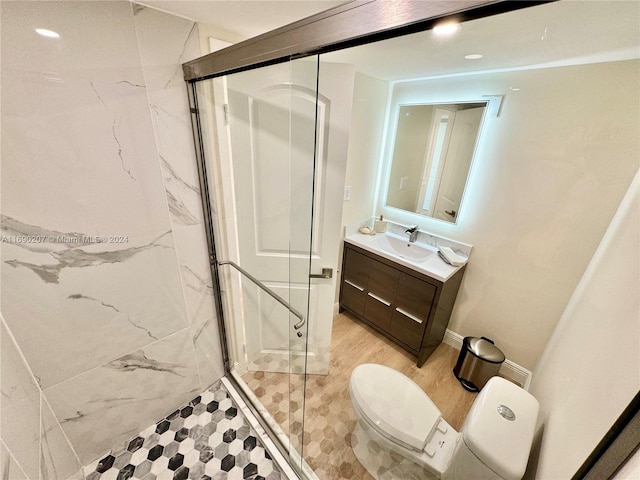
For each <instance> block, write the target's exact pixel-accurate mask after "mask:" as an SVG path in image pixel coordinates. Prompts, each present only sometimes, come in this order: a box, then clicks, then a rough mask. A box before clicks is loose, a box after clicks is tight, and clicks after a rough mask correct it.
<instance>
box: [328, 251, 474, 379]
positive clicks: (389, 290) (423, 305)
mask: <svg viewBox="0 0 640 480" xmlns="http://www.w3.org/2000/svg"><path fill="white" fill-rule="evenodd" d="M464 269H465V267H462V268H461V269H460V270H458V271H457V272H456V273H455V274H454V275H453V276H452V277H451V278H450V279H448V280H447V281H446V282H441V281H439V280H435V279H433V278H431V277H429V276H427V275H423V274H421V273H419V272H415V271H413V270H411V269H409V268H407V267H405V266H403V265H399V264H397V263H395V262H392V261H391V260H388V259H386V258H384V257H380V256H378V255H376V254H374V253H372V252H369V251H367V250H364V249H362V248H360V247H357V246H355V245H352V244H350V243H347V242H345V243H344V256H343V260H342V281H341V286H340V310H341V311H343V310H347V311H349V312H351V313H352V314H354V315H355V316H356V317H358V318H359V319H360V320H362V321H364V322H365V323H367V324H368V325H370V326H372V327H373V328H374V329H375V330H377V331H378V332H381V333H382V334H384V335H385V336H387V337H388V338H390V339H391V340H393V341H394V342H396V343H397V344H398V345H400V346H402V347H403V348H405V349H406V350H407V351H409V352H411V353H412V354H414V355H416V356H417V358H418V360H417V364H418V367H421V366H422V365H423V364H424V362H425V361H426V360H427V358H429V356H430V355H431V354H432V353H433V351H434V350H435V349H436V347H437V346H438V345H439V344H440V342H442V338H443V337H444V333H445V330H446V329H447V325H448V324H449V317H450V316H451V311H452V309H453V303H454V302H455V299H456V296H457V294H458V289H459V288H460V282H461V281H462V276H463V275H464Z"/></svg>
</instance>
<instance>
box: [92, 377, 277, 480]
mask: <svg viewBox="0 0 640 480" xmlns="http://www.w3.org/2000/svg"><path fill="white" fill-rule="evenodd" d="M85 473H86V474H87V475H86V479H87V480H127V479H132V480H165V479H166V480H187V479H191V480H223V479H227V480H236V479H252V480H280V479H283V478H285V476H284V475H283V474H282V472H281V470H280V468H279V467H278V466H277V465H276V463H275V462H274V461H273V460H272V459H271V457H270V456H269V453H268V452H267V451H266V450H265V449H264V446H263V445H262V443H261V442H260V440H259V439H258V437H257V435H256V433H255V431H254V430H253V429H252V428H251V427H250V426H249V425H248V424H247V422H246V420H245V419H244V417H243V416H242V412H240V411H239V409H238V406H237V405H236V404H235V403H234V402H233V400H232V399H231V397H230V395H229V393H228V392H227V391H226V390H225V388H224V386H223V385H222V382H217V383H216V384H215V385H214V386H213V387H211V389H210V390H207V391H206V392H204V393H203V394H202V395H200V396H199V397H196V398H194V399H193V400H192V401H191V402H189V405H186V406H184V407H183V408H181V409H180V410H176V411H175V412H173V413H172V414H171V415H169V416H167V417H166V418H164V419H162V420H160V421H159V422H158V423H157V424H154V425H151V426H150V427H149V428H147V429H146V430H144V431H143V432H141V433H140V434H139V435H138V436H137V437H135V438H133V439H131V441H129V442H128V443H127V444H126V445H125V446H124V448H122V449H120V450H119V451H112V452H111V454H109V455H107V456H105V457H104V458H101V459H99V460H97V461H95V462H93V463H92V464H91V465H89V466H87V467H85Z"/></svg>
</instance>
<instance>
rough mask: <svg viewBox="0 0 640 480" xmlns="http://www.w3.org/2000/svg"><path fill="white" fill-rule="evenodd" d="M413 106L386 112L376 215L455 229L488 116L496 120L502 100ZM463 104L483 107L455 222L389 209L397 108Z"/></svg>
mask: <svg viewBox="0 0 640 480" xmlns="http://www.w3.org/2000/svg"><path fill="white" fill-rule="evenodd" d="M391 98H392V99H393V98H394V97H393V91H392V92H391ZM423 100H424V101H422V100H418V101H415V102H403V101H402V102H400V101H396V102H393V103H392V104H391V106H390V108H389V112H388V115H387V119H386V125H385V130H386V132H387V134H386V135H385V142H384V144H383V147H382V152H383V153H382V158H381V169H380V179H379V182H378V185H377V192H376V199H375V201H374V203H375V205H376V211H377V212H380V213H381V214H382V215H383V216H385V217H388V218H392V217H393V218H395V219H401V221H402V222H404V223H406V224H419V223H424V224H428V223H429V222H431V221H436V222H442V223H443V224H445V225H450V226H453V225H457V224H458V220H459V218H460V215H459V214H460V212H461V211H462V210H463V206H464V203H465V197H466V193H467V190H468V186H469V182H470V179H471V176H472V174H473V171H474V169H475V167H474V165H475V164H476V156H477V153H478V148H479V146H480V145H481V143H482V138H483V136H484V132H485V131H486V125H487V121H488V120H489V117H490V116H491V115H494V116H497V113H498V111H499V109H500V104H501V102H502V96H499V97H498V96H484V97H482V98H464V99H459V100H458V99H456V100H450V101H440V100H437V101H436V100H433V101H432V100H431V99H428V98H425V99H423ZM465 103H484V104H485V106H484V112H483V113H482V119H481V120H480V127H479V128H478V133H477V135H476V141H475V145H474V147H473V155H472V157H471V162H470V164H469V171H468V172H467V178H466V180H465V186H464V189H463V191H462V197H461V198H460V207H459V208H458V214H457V215H456V218H455V220H454V221H447V220H442V219H439V218H436V217H433V216H428V215H424V214H421V213H417V212H413V211H409V210H404V209H402V208H398V207H395V206H393V205H389V204H388V203H387V200H388V198H387V197H388V194H389V180H390V175H391V169H392V167H393V157H394V152H395V148H396V136H397V129H398V119H399V116H400V108H402V107H407V106H419V105H432V106H435V105H460V104H465Z"/></svg>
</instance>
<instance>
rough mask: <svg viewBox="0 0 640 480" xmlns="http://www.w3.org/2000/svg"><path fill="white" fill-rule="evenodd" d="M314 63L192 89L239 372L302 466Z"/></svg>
mask: <svg viewBox="0 0 640 480" xmlns="http://www.w3.org/2000/svg"><path fill="white" fill-rule="evenodd" d="M316 83H317V58H316V57H313V58H305V59H298V60H294V61H290V62H286V63H281V64H276V65H271V66H267V67H263V68H259V69H253V70H249V71H245V72H240V73H235V74H231V75H227V76H224V77H218V78H214V79H210V80H205V81H200V82H198V83H196V84H195V92H196V94H195V102H196V104H197V111H198V117H199V127H200V128H199V130H200V132H199V133H200V139H201V150H202V152H203V155H204V158H205V166H206V176H207V180H208V182H207V183H208V185H209V192H208V195H209V197H210V202H211V209H212V219H213V225H212V228H213V237H214V247H215V263H216V264H217V270H218V276H219V284H220V289H221V293H222V297H221V300H222V310H223V316H224V325H225V336H226V339H227V349H228V356H229V368H230V370H231V373H232V375H233V376H234V378H235V379H236V380H237V381H238V383H239V384H240V386H241V388H243V389H244V390H245V392H246V393H247V395H248V396H249V397H250V399H251V400H252V402H253V403H254V405H255V406H256V407H257V408H258V409H261V410H262V412H263V417H264V418H266V419H267V421H268V422H270V426H271V427H272V430H273V431H274V432H275V433H276V435H277V436H278V438H279V439H280V440H281V443H282V444H283V445H284V446H285V449H286V450H287V451H288V452H289V454H290V456H291V457H290V460H291V463H292V464H293V465H296V466H297V467H298V468H302V464H303V461H302V460H301V459H302V446H303V439H302V435H303V431H304V428H303V422H304V386H305V375H306V368H307V335H308V333H307V332H308V327H309V324H308V319H309V318H310V315H311V318H313V315H312V314H313V312H312V311H311V308H310V273H311V272H310V265H311V260H312V256H315V257H317V255H316V254H314V253H313V252H315V251H316V250H317V248H316V247H315V246H314V235H313V233H314V208H315V205H314V203H315V200H314V188H315V182H316V177H317V172H316V154H317V142H316V130H317V129H316V112H317V92H316Z"/></svg>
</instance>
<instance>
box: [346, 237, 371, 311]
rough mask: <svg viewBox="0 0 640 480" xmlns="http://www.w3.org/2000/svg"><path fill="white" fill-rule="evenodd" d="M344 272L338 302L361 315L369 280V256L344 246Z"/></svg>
mask: <svg viewBox="0 0 640 480" xmlns="http://www.w3.org/2000/svg"><path fill="white" fill-rule="evenodd" d="M344 255H345V259H344V274H343V281H342V289H341V290H340V302H341V303H342V305H343V306H344V307H345V308H348V309H350V310H353V311H354V312H356V313H358V314H360V315H363V314H364V303H365V299H366V298H367V282H368V280H369V262H370V260H369V258H368V257H366V256H364V255H362V254H361V253H358V252H355V251H353V250H351V249H350V248H345V252H344Z"/></svg>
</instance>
